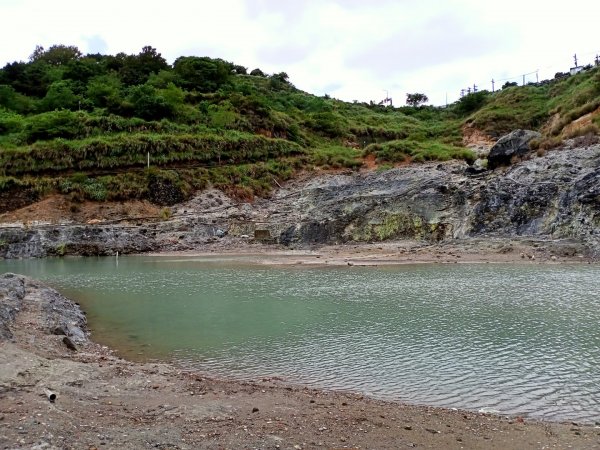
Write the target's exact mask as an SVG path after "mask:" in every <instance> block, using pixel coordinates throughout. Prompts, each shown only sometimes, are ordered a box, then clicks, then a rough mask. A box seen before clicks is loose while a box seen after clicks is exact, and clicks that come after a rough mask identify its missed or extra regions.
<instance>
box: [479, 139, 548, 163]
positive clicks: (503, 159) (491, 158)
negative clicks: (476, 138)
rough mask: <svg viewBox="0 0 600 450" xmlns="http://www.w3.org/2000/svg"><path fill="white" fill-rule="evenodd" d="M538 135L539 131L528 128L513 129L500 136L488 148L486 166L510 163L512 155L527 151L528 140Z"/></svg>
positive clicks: (523, 153) (520, 154)
mask: <svg viewBox="0 0 600 450" xmlns="http://www.w3.org/2000/svg"><path fill="white" fill-rule="evenodd" d="M539 137H541V134H540V133H538V132H537V131H530V130H515V131H513V132H512V133H510V134H507V135H506V136H503V137H501V138H500V139H499V140H498V142H496V144H495V145H494V146H493V147H492V148H491V149H490V153H489V155H488V168H489V169H495V168H497V167H500V166H508V165H510V164H511V160H512V158H513V157H522V156H524V155H526V154H527V153H529V151H530V149H529V142H530V141H531V140H532V139H536V138H539Z"/></svg>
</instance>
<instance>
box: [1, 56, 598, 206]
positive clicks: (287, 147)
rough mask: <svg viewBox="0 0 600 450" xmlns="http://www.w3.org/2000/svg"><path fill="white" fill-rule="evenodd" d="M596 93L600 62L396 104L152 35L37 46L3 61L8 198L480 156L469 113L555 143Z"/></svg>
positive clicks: (228, 183)
mask: <svg viewBox="0 0 600 450" xmlns="http://www.w3.org/2000/svg"><path fill="white" fill-rule="evenodd" d="M598 106H600V73H599V71H598V70H590V71H586V72H584V73H581V74H578V75H576V76H573V77H568V78H565V79H559V80H555V81H552V82H547V83H541V84H540V85H535V86H534V85H531V86H524V87H510V88H507V89H504V90H502V91H500V92H498V93H494V94H491V93H489V92H485V91H483V92H478V93H475V94H471V95H469V96H466V97H464V98H462V99H461V100H460V101H459V102H457V103H455V104H453V105H450V106H449V107H447V108H439V107H427V106H423V107H401V108H393V107H384V106H381V105H377V104H375V103H372V102H371V103H369V104H367V103H346V102H342V101H339V100H335V99H332V98H329V97H328V96H324V97H317V96H314V95H310V94H307V93H305V92H302V91H300V90H298V89H296V88H295V87H294V86H293V85H292V84H291V83H290V81H289V78H288V75H287V74H286V73H284V72H281V73H277V74H271V75H267V74H265V73H263V72H262V71H261V70H260V69H254V70H252V71H251V72H248V70H247V69H246V68H245V67H242V66H239V65H235V64H234V63H231V62H227V61H224V60H221V59H211V58H207V57H195V56H191V57H180V58H178V59H176V60H175V61H174V63H173V64H168V63H167V62H166V60H165V59H164V58H163V57H162V56H161V55H160V53H158V52H157V51H156V49H154V48H152V47H144V48H143V49H142V51H141V52H140V53H138V54H135V55H126V54H124V53H119V54H117V55H100V54H88V55H83V54H81V52H80V51H79V50H78V49H77V48H76V47H70V46H64V45H56V46H53V47H50V48H49V49H47V50H45V49H43V48H41V47H38V48H36V50H35V51H34V53H33V54H32V55H31V57H30V58H29V60H28V61H27V62H14V63H10V64H7V65H6V66H4V67H3V68H2V69H0V197H1V196H4V198H5V200H6V199H10V198H12V196H13V195H14V194H15V193H16V192H18V193H19V198H22V197H23V196H25V197H27V198H28V199H35V198H40V197H42V196H44V195H46V194H49V193H62V194H65V195H69V196H71V198H72V200H73V201H76V202H77V201H82V200H84V199H88V200H95V201H104V200H127V199H150V200H152V201H154V202H155V203H159V204H170V203H173V202H176V201H181V200H183V199H185V198H186V197H188V196H189V195H191V194H192V193H193V192H195V191H197V190H200V189H203V188H205V187H206V186H208V185H212V186H215V187H217V188H220V189H223V190H225V191H226V192H228V193H229V194H230V195H232V196H235V197H237V198H241V199H251V198H253V196H255V195H260V196H264V195H267V194H268V193H269V191H270V190H271V188H272V187H273V186H274V185H276V184H277V183H280V182H281V181H284V180H286V179H289V178H290V177H292V176H293V175H294V174H295V173H297V172H298V171H301V170H312V169H314V168H315V167H320V168H325V169H329V168H332V169H339V168H349V169H357V168H359V167H360V166H361V165H362V164H363V159H364V158H365V157H366V156H368V155H372V156H371V157H374V158H375V159H376V160H377V161H378V162H380V163H391V164H393V163H411V162H413V163H419V162H423V161H427V160H448V159H453V158H457V159H464V160H466V161H468V162H472V161H473V160H474V159H475V155H474V154H473V152H472V151H471V150H468V149H466V148H464V147H463V139H462V132H461V129H462V127H463V126H464V125H465V124H469V125H471V126H474V127H476V128H478V129H480V130H483V131H484V132H485V133H487V134H489V135H490V136H492V137H498V136H499V135H501V134H503V133H505V132H508V131H511V130H512V129H514V128H533V129H543V130H544V139H543V140H542V142H538V143H537V144H536V145H539V146H547V147H550V146H552V145H555V144H556V142H557V141H558V140H560V139H562V138H563V137H565V135H564V132H565V130H566V129H568V126H569V124H571V122H573V121H574V120H576V119H578V118H579V117H581V116H583V115H584V114H587V113H589V112H592V111H594V110H596V109H597V108H598ZM551 118H553V120H552V121H551V122H552V123H551V125H548V124H549V123H550V121H549V119H551ZM597 126H598V119H596V122H595V123H590V124H588V126H587V128H586V132H592V133H594V132H597ZM148 159H149V161H150V167H149V168H148V167H147V165H148ZM23 193H26V195H25V194H23ZM9 203H10V202H7V201H5V202H4V203H2V202H0V204H4V205H5V207H6V205H9Z"/></svg>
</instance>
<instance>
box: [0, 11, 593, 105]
mask: <svg viewBox="0 0 600 450" xmlns="http://www.w3.org/2000/svg"><path fill="white" fill-rule="evenodd" d="M0 17H2V27H0V40H1V41H2V42H3V43H4V44H3V45H2V48H1V49H0V64H2V65H3V64H5V63H7V62H12V61H15V60H25V59H27V57H28V56H29V55H30V54H31V52H32V51H33V49H34V48H35V46H36V45H38V44H40V45H43V46H45V47H48V46H50V45H52V44H57V43H62V44H67V45H77V46H78V47H79V48H80V49H81V50H82V51H84V52H88V51H89V52H98V51H106V52H108V53H117V52H120V51H123V52H126V53H137V52H139V51H140V49H141V48H142V47H143V46H144V45H152V46H154V47H156V48H157V49H158V50H159V51H160V52H161V53H162V54H163V55H164V56H165V57H166V58H167V59H168V60H169V61H173V60H174V59H175V58H176V57H178V56H181V55H190V54H196V55H207V56H212V57H220V58H223V59H227V60H230V61H234V62H236V63H238V64H242V65H245V66H247V67H249V68H250V69H252V68H255V67H260V68H261V69H263V70H265V71H267V72H281V71H285V72H287V73H288V74H289V75H290V78H291V81H292V82H293V83H294V84H295V85H296V86H298V87H299V88H301V89H304V90H306V91H309V92H313V93H315V94H323V93H328V94H330V95H332V96H335V97H338V98H343V99H346V100H353V99H358V100H365V101H368V100H380V99H381V98H383V96H384V95H385V92H384V90H386V89H388V90H390V95H391V96H393V97H394V100H395V102H396V104H399V103H402V101H403V99H404V96H405V94H406V93H407V92H415V91H419V92H425V93H427V94H428V95H429V97H430V99H431V100H432V101H433V102H435V103H437V104H441V103H443V102H444V101H445V97H446V93H448V97H449V99H450V101H454V100H456V98H457V97H458V94H459V91H460V89H461V88H462V87H466V86H468V85H473V84H474V83H475V84H477V85H478V86H480V87H481V88H488V89H491V79H492V78H494V79H496V80H500V79H504V78H508V77H518V76H519V75H521V74H523V73H526V72H531V71H535V70H537V69H539V71H540V72H539V76H540V77H542V78H546V77H548V76H553V75H554V73H555V72H557V71H559V70H560V71H565V70H568V69H569V67H570V66H571V65H572V55H573V54H574V53H575V52H577V53H578V54H579V55H580V62H582V63H589V62H592V61H593V58H594V55H595V52H598V53H600V40H599V39H598V37H599V35H598V32H597V18H598V17H600V3H599V2H596V1H589V0H572V1H570V2H568V3H564V2H548V1H544V2H542V1H539V0H535V1H529V2H523V1H522V0H519V1H517V0H505V1H503V2H501V3H496V4H491V3H489V2H481V1H480V0H454V1H441V0H422V1H420V2H414V1H412V0H401V1H398V0H395V1H394V0H374V1H370V2H365V1H362V0H325V1H318V0H298V1H295V2H282V1H279V0H221V1H219V2H208V1H196V2H190V1H188V0H171V1H170V2H167V3H165V2H162V1H161V2H158V1H151V0H147V1H122V0H104V1H103V2H89V1H87V2H86V1H81V0H53V1H52V2H46V1H38V0H10V1H8V0H3V1H2V2H1V3H0ZM532 80H535V75H530V76H529V78H528V81H532ZM500 84H501V82H500ZM497 87H498V85H497Z"/></svg>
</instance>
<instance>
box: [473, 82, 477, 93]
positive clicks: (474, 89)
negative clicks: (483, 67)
mask: <svg viewBox="0 0 600 450" xmlns="http://www.w3.org/2000/svg"><path fill="white" fill-rule="evenodd" d="M475 92H477V85H476V84H475V83H473V93H475Z"/></svg>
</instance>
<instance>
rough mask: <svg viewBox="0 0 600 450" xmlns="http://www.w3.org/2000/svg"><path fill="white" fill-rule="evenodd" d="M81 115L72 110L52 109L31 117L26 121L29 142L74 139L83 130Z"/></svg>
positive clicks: (26, 134)
mask: <svg viewBox="0 0 600 450" xmlns="http://www.w3.org/2000/svg"><path fill="white" fill-rule="evenodd" d="M79 118H80V116H79V115H78V114H77V113H74V112H72V111H67V110H62V111H52V112H46V113H42V114H38V115H35V116H31V117H29V118H28V119H27V120H26V122H25V136H26V141H27V142H28V143H33V142H35V141H38V140H48V139H54V138H64V139H73V138H75V137H78V135H79V134H80V132H81V122H80V120H79Z"/></svg>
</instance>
